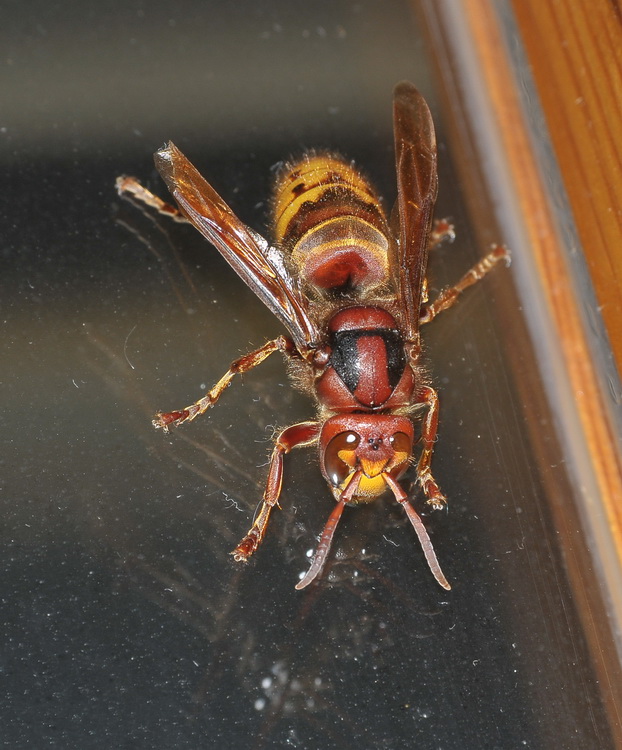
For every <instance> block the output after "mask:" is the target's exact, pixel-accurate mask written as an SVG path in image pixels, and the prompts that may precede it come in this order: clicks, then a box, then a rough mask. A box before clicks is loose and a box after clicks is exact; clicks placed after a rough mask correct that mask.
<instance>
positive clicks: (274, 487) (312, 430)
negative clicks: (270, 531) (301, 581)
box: [231, 422, 320, 562]
mask: <svg viewBox="0 0 622 750" xmlns="http://www.w3.org/2000/svg"><path fill="white" fill-rule="evenodd" d="M319 433H320V424H319V422H300V423H299V424H294V425H292V426H291V427H287V428H286V429H285V430H283V431H282V432H281V433H280V435H279V436H278V437H277V439H276V441H275V444H274V448H273V450H272V456H271V458H270V468H269V469H268V480H267V482H266V489H265V492H264V493H263V502H262V504H261V509H260V511H259V513H258V514H257V517H256V518H255V520H254V521H253V525H252V526H251V528H250V531H249V532H248V534H247V535H246V536H245V537H244V539H242V541H241V542H240V543H239V544H238V546H237V547H236V548H235V549H234V550H233V552H232V553H231V554H232V555H233V557H234V558H235V559H236V560H237V561H238V562H246V560H248V558H249V557H250V556H251V555H252V554H253V552H255V550H256V549H257V547H259V545H260V544H261V541H262V539H263V538H264V534H265V533H266V527H267V525H268V520H269V518H270V512H271V511H272V508H274V506H275V505H278V502H279V495H280V494H281V485H282V484H283V456H284V455H285V454H286V453H289V452H290V451H291V449H292V448H297V447H300V446H304V445H310V444H311V443H313V442H314V441H315V440H316V439H317V436H318V435H319Z"/></svg>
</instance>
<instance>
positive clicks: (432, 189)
mask: <svg viewBox="0 0 622 750" xmlns="http://www.w3.org/2000/svg"><path fill="white" fill-rule="evenodd" d="M393 133H394V138H395V162H396V170H397V214H398V219H397V221H398V247H397V264H396V265H397V268H396V269H395V276H396V286H397V292H398V297H399V301H400V308H401V309H402V310H403V311H404V315H405V320H404V324H405V328H406V333H407V337H408V339H409V340H410V341H413V342H416V341H417V340H418V335H419V333H418V332H419V316H420V310H421V295H422V288H423V281H424V278H425V273H426V267H427V264H428V236H429V234H430V228H431V223H432V211H433V210H434V202H435V201H436V193H437V190H438V178H437V172H436V137H435V135H434V123H433V122H432V116H431V114H430V110H429V109H428V105H427V104H426V102H425V99H424V98H423V96H421V94H420V93H419V92H418V91H417V89H416V88H415V87H414V86H413V85H412V83H408V82H407V81H402V83H398V84H397V86H396V87H395V90H394V92H393Z"/></svg>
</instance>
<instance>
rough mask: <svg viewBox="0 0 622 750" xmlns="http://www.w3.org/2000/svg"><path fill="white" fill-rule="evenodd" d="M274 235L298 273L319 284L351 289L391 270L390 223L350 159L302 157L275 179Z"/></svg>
mask: <svg viewBox="0 0 622 750" xmlns="http://www.w3.org/2000/svg"><path fill="white" fill-rule="evenodd" d="M274 228H275V230H274V231H275V239H276V241H277V243H278V244H279V245H280V247H282V248H283V249H284V250H286V251H289V252H290V253H291V255H292V259H293V261H294V264H295V265H296V267H297V268H298V272H299V273H300V275H301V276H302V277H303V278H304V279H305V280H306V281H308V282H309V283H310V284H313V285H314V286H317V287H320V288H321V289H334V290H346V291H354V290H356V289H357V288H365V289H371V288H374V287H377V286H379V285H380V284H384V283H385V282H386V281H387V280H388V275H389V259H388V251H389V246H388V239H387V235H388V228H387V222H386V218H385V215H384V212H383V210H382V207H381V206H380V201H379V199H378V197H377V195H376V194H375V192H374V191H373V189H372V187H371V186H370V184H369V183H368V181H367V180H366V179H365V177H363V176H362V175H361V174H360V173H359V172H358V171H357V170H356V169H355V168H354V167H353V166H352V165H351V164H349V163H348V162H346V161H344V160H343V159H341V158H339V157H337V156H332V155H330V154H312V155H306V156H304V157H303V158H302V159H301V160H300V161H299V162H297V163H295V164H293V165H290V166H289V167H288V169H287V170H286V171H284V172H283V173H282V175H281V176H280V177H279V179H278V180H277V184H276V190H275V198H274Z"/></svg>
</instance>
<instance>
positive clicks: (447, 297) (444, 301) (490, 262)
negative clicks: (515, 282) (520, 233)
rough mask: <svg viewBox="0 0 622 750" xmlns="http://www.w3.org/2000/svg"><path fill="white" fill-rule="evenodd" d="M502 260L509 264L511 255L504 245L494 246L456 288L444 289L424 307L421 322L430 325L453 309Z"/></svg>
mask: <svg viewBox="0 0 622 750" xmlns="http://www.w3.org/2000/svg"><path fill="white" fill-rule="evenodd" d="M500 260H505V261H506V263H509V261H510V253H509V252H508V251H507V250H506V248H505V247H503V246H502V245H494V246H493V249H492V251H491V252H490V253H488V255H487V256H486V257H485V258H482V260H480V262H479V263H476V265H474V266H473V268H471V269H470V270H469V271H467V272H466V273H465V274H464V276H463V277H462V278H461V279H460V281H459V282H458V283H457V284H456V285H455V286H450V287H449V288H448V289H444V290H443V291H442V292H441V293H440V294H439V295H438V297H437V298H436V299H435V300H434V302H431V303H430V304H429V305H424V306H423V307H422V308H421V317H420V319H419V322H420V323H429V322H430V321H431V320H433V319H434V318H435V317H436V316H437V315H438V314H439V313H440V312H442V311H443V310H447V309H448V308H449V307H451V306H452V305H453V304H454V303H455V302H456V300H457V299H458V297H459V295H460V294H461V293H462V292H463V291H464V290H465V289H468V288H469V287H470V286H473V284H475V283H477V282H478V281H480V280H481V279H483V278H484V276H486V274H487V273H488V272H489V271H492V269H493V268H494V267H495V265H496V264H497V263H498V262H499V261H500Z"/></svg>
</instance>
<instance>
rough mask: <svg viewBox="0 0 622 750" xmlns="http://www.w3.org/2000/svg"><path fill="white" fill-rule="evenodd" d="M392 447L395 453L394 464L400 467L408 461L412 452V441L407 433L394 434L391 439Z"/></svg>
mask: <svg viewBox="0 0 622 750" xmlns="http://www.w3.org/2000/svg"><path fill="white" fill-rule="evenodd" d="M389 442H390V443H391V447H392V448H393V450H394V451H395V459H394V463H395V464H396V465H397V466H399V465H400V464H403V463H404V461H408V459H409V458H410V453H411V450H412V440H411V438H410V437H409V436H408V435H407V434H406V433H405V432H394V433H393V435H391V437H390V438H389Z"/></svg>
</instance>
